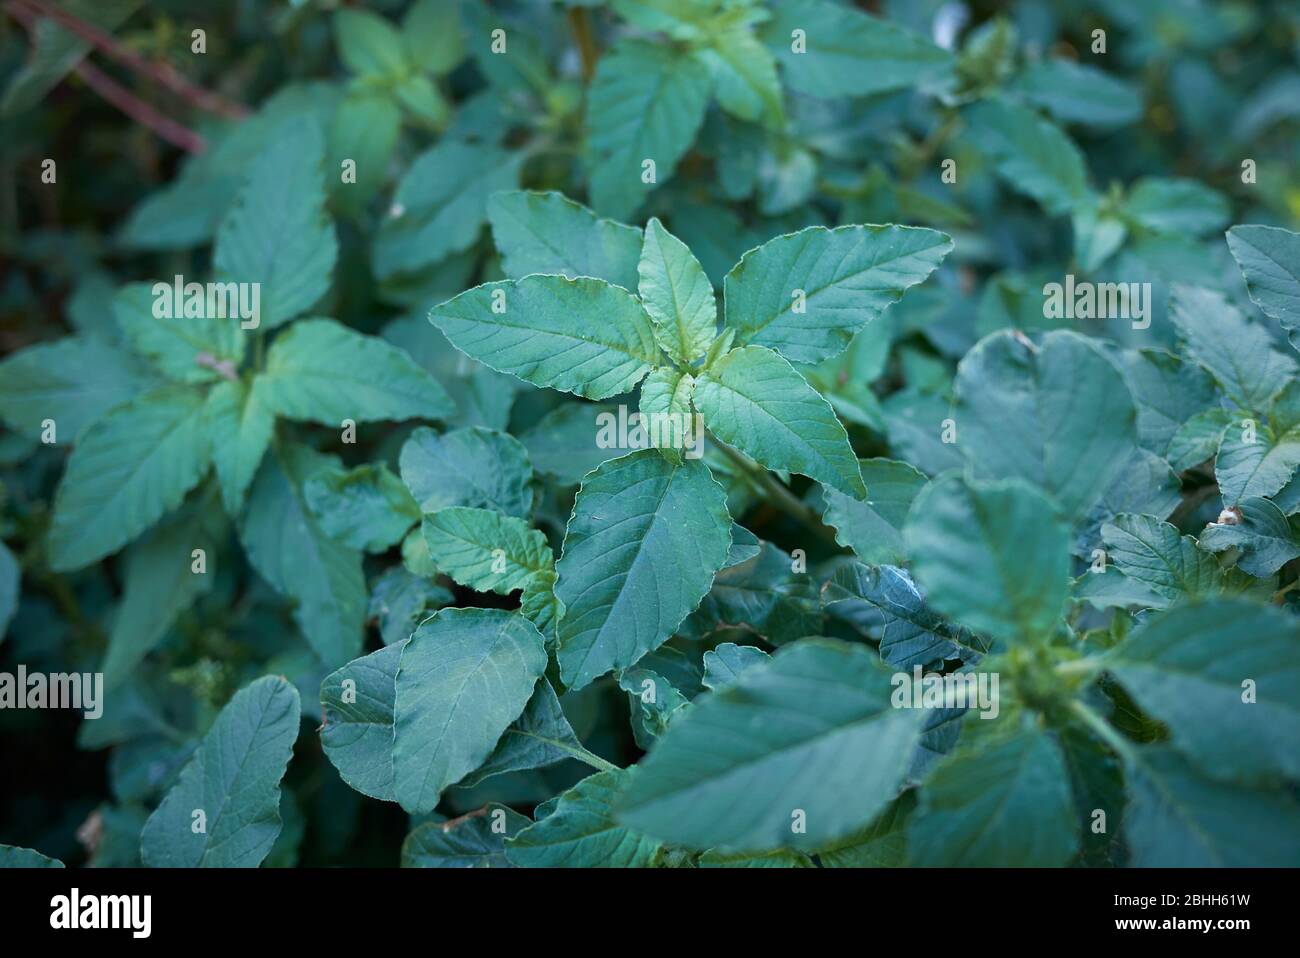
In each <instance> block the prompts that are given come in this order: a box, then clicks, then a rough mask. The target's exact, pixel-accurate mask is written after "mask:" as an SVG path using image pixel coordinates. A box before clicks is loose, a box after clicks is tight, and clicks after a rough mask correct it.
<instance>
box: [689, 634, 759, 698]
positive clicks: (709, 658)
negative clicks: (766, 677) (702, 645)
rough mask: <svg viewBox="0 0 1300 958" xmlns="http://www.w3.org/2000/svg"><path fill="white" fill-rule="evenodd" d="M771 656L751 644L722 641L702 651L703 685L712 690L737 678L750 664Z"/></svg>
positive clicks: (752, 664) (756, 663) (753, 664)
mask: <svg viewBox="0 0 1300 958" xmlns="http://www.w3.org/2000/svg"><path fill="white" fill-rule="evenodd" d="M770 658H771V656H770V655H768V654H767V653H766V652H764V651H763V650H762V649H756V648H754V646H752V645H737V644H736V643H735V642H723V643H721V644H720V645H718V646H717V647H716V648H713V649H710V650H709V651H708V652H705V653H704V679H703V681H704V686H705V687H706V688H708V689H710V690H712V691H714V692H716V691H718V690H719V689H721V688H722V687H723V686H725V685H729V684H730V683H732V682H734V681H735V680H736V679H738V678H739V677H740V676H741V675H742V674H743V673H744V672H745V671H746V670H747V669H749V668H750V667H751V666H755V665H759V664H761V663H763V662H766V661H767V660H768V659H770Z"/></svg>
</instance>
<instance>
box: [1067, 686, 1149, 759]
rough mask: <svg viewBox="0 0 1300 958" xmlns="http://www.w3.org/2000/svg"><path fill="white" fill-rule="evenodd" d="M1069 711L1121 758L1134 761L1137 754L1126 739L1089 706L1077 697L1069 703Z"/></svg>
mask: <svg viewBox="0 0 1300 958" xmlns="http://www.w3.org/2000/svg"><path fill="white" fill-rule="evenodd" d="M1070 711H1071V712H1073V713H1074V714H1075V715H1076V716H1077V717H1078V718H1079V719H1080V721H1082V722H1083V724H1084V725H1086V726H1088V728H1090V729H1091V730H1092V731H1093V732H1094V733H1096V735H1097V737H1098V738H1099V739H1101V740H1102V741H1103V742H1105V743H1106V744H1107V745H1109V746H1110V747H1111V749H1112V750H1113V751H1114V752H1115V754H1116V755H1118V756H1119V757H1120V758H1122V759H1123V760H1124V761H1125V762H1134V761H1136V759H1137V754H1136V753H1135V752H1134V750H1133V746H1132V745H1131V744H1130V743H1129V741H1128V739H1126V738H1124V736H1122V735H1120V734H1119V732H1117V731H1115V729H1114V728H1113V727H1112V726H1111V724H1110V723H1109V722H1107V721H1106V720H1105V719H1104V718H1102V717H1101V716H1100V715H1098V714H1097V713H1096V712H1094V711H1093V710H1092V709H1091V708H1089V707H1088V706H1086V705H1084V704H1083V703H1082V702H1080V701H1079V700H1078V699H1076V700H1074V701H1073V702H1071V703H1070Z"/></svg>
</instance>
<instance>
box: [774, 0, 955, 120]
mask: <svg viewBox="0 0 1300 958" xmlns="http://www.w3.org/2000/svg"><path fill="white" fill-rule="evenodd" d="M795 30H799V31H801V32H802V38H803V40H804V41H805V46H804V49H798V48H796V46H795V40H796V37H795V34H794V33H793V31H795ZM762 36H763V42H764V43H766V44H767V46H768V49H770V50H771V51H772V52H773V53H774V54H775V55H776V57H777V59H778V60H780V61H781V66H782V76H783V77H784V79H785V82H786V84H787V85H788V86H789V87H790V88H791V89H793V90H796V91H798V92H799V93H806V94H808V95H809V96H814V97H824V98H825V97H842V96H868V95H870V94H873V93H883V92H885V91H887V90H904V89H909V88H912V87H916V86H920V85H925V84H928V83H931V82H933V81H937V80H939V79H941V78H943V77H944V76H946V75H947V74H948V73H949V71H950V70H951V68H952V54H950V53H949V52H948V51H946V50H943V49H941V48H940V47H937V46H935V45H934V44H933V43H931V42H930V41H929V40H927V39H925V38H924V37H922V36H919V35H918V34H916V33H913V32H912V31H910V30H906V29H903V28H902V27H899V26H898V25H897V24H894V23H891V22H889V21H887V20H878V19H876V18H875V17H870V16H867V15H866V14H864V13H860V12H859V11H857V10H854V9H852V8H850V7H844V6H841V5H840V4H838V3H831V2H829V0H783V2H782V3H779V4H773V9H772V17H771V19H770V20H768V22H767V23H766V24H764V25H763V28H762Z"/></svg>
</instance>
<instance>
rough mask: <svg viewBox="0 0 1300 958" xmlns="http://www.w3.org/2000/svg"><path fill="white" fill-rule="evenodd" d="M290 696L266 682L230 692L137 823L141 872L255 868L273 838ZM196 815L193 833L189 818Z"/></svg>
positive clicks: (290, 724)
mask: <svg viewBox="0 0 1300 958" xmlns="http://www.w3.org/2000/svg"><path fill="white" fill-rule="evenodd" d="M298 716H299V704H298V691H297V689H295V688H294V687H293V686H292V685H290V684H289V683H288V682H287V681H285V680H284V679H283V678H281V677H279V676H270V675H268V676H266V677H265V678H261V679H258V680H257V681H255V682H253V683H252V684H250V685H247V686H245V687H244V688H243V689H241V690H240V691H238V692H236V693H235V696H234V698H232V699H231V700H230V701H229V702H228V703H226V706H225V707H224V708H223V709H222V710H221V714H219V715H218V716H217V720H216V722H215V723H213V726H212V728H211V730H210V731H209V732H208V734H207V735H205V736H204V737H203V741H202V743H201V744H200V745H199V747H198V750H197V751H196V752H195V753H194V756H193V757H192V758H191V759H190V760H189V762H188V763H187V764H186V766H185V768H184V769H183V770H182V771H181V774H180V778H179V779H177V781H176V784H175V785H173V786H172V787H171V789H170V790H169V791H168V792H167V795H166V797H165V798H164V799H163V800H162V804H160V805H159V806H158V808H157V809H155V811H154V813H153V814H152V815H150V816H149V820H148V821H147V822H145V826H144V831H143V833H142V834H141V835H140V852H141V857H142V858H143V860H144V864H145V865H146V866H147V867H149V868H196V867H199V868H256V867H257V866H258V865H260V864H261V863H262V859H264V858H265V857H266V855H267V853H268V852H270V850H271V846H272V845H273V844H275V839H276V837H277V836H278V835H279V834H280V825H281V819H280V780H281V779H282V778H283V777H284V772H285V768H286V767H287V766H288V764H289V759H290V757H291V756H292V754H293V743H294V740H295V739H297V737H298ZM197 812H202V813H203V821H204V825H205V829H204V830H203V831H199V830H197V829H195V828H194V827H193V826H194V825H195V824H196V821H197V819H196V813H197Z"/></svg>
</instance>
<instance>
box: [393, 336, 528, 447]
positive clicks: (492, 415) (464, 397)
mask: <svg viewBox="0 0 1300 958" xmlns="http://www.w3.org/2000/svg"><path fill="white" fill-rule="evenodd" d="M382 335H383V337H384V339H386V340H388V341H389V342H391V343H393V344H394V345H396V346H399V347H400V348H402V349H404V350H406V351H407V352H408V353H409V354H410V356H411V358H412V359H414V360H415V361H416V362H417V363H419V364H420V365H421V366H423V367H424V368H425V369H427V370H428V371H429V372H431V373H432V374H433V377H434V378H435V379H436V380H438V382H439V383H441V384H442V388H443V389H445V390H446V391H447V394H448V395H449V396H450V397H451V398H452V401H453V402H454V403H455V405H456V411H455V412H453V413H451V414H450V415H449V416H447V417H446V422H447V424H448V425H449V426H483V427H484V428H485V429H505V428H506V425H507V423H509V421H510V411H511V409H512V407H513V406H514V403H515V395H516V394H517V393H518V392H519V391H520V390H521V389H523V388H524V384H523V383H521V382H520V381H519V380H518V379H516V378H515V377H513V376H506V375H504V374H502V373H499V372H497V371H495V370H493V369H488V368H487V367H486V366H483V365H482V364H481V363H476V362H475V361H474V360H472V359H470V358H469V357H468V356H466V355H465V354H464V353H462V352H460V351H459V350H457V349H454V348H453V347H452V345H451V344H450V343H449V342H447V337H446V336H444V335H442V333H440V332H439V331H438V330H437V329H431V328H430V327H429V319H428V316H427V314H424V313H419V314H416V315H412V316H407V317H405V318H404V319H397V320H394V321H393V322H391V323H389V324H388V325H387V326H385V327H384V330H383V334H382Z"/></svg>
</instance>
